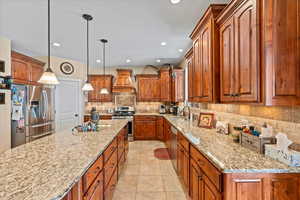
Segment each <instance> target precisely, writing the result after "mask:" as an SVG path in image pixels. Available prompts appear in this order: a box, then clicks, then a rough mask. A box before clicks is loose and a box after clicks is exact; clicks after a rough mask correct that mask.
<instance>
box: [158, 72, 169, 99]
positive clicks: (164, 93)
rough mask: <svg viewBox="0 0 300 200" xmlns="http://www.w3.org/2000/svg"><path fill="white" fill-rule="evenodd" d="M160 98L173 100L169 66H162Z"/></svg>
mask: <svg viewBox="0 0 300 200" xmlns="http://www.w3.org/2000/svg"><path fill="white" fill-rule="evenodd" d="M159 72H160V100H161V101H163V102H170V101H171V74H170V69H169V68H162V69H161V70H160V71H159Z"/></svg>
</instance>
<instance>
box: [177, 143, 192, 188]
mask: <svg viewBox="0 0 300 200" xmlns="http://www.w3.org/2000/svg"><path fill="white" fill-rule="evenodd" d="M189 163H190V162H189V155H188V152H186V151H185V149H184V148H183V147H182V146H181V145H179V144H178V145H177V171H178V175H179V176H180V177H181V179H182V181H183V183H184V186H185V187H186V188H189Z"/></svg>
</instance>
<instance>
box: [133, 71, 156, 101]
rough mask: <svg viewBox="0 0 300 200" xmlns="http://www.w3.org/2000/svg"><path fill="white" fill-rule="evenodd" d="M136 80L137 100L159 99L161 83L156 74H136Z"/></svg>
mask: <svg viewBox="0 0 300 200" xmlns="http://www.w3.org/2000/svg"><path fill="white" fill-rule="evenodd" d="M136 80H137V100H138V101H160V94H161V88H160V85H161V84H160V78H159V76H158V75H152V74H143V75H136Z"/></svg>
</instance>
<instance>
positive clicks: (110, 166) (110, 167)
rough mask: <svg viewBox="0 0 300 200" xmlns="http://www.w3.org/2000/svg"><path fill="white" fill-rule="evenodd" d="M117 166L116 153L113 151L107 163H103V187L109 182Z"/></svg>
mask: <svg viewBox="0 0 300 200" xmlns="http://www.w3.org/2000/svg"><path fill="white" fill-rule="evenodd" d="M117 164H118V154H117V151H115V152H114V153H113V154H112V155H111V157H110V158H109V160H108V162H107V163H105V166H104V173H105V181H104V182H105V185H107V184H108V183H109V180H110V178H111V176H112V174H113V172H114V171H115V169H116V167H117Z"/></svg>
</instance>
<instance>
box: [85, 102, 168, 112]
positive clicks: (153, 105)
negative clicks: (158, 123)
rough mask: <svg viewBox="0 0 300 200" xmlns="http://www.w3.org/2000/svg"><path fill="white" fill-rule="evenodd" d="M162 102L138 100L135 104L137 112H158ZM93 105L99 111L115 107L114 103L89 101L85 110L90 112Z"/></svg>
mask: <svg viewBox="0 0 300 200" xmlns="http://www.w3.org/2000/svg"><path fill="white" fill-rule="evenodd" d="M161 104H162V103H161V102H137V103H136V105H135V111H136V112H147V113H153V112H155V113H157V112H158V111H159V106H160V105H161ZM92 107H96V109H97V111H99V112H104V113H105V112H107V110H108V109H114V108H115V104H114V103H111V102H110V103H96V102H88V103H86V105H85V112H86V113H89V112H90V111H91V109H92Z"/></svg>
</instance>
